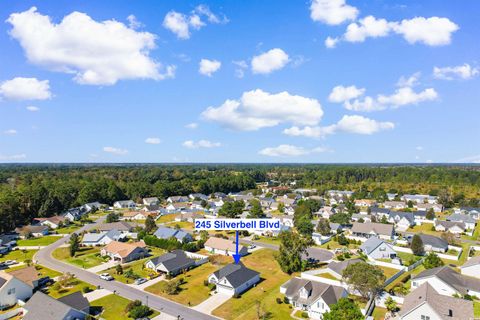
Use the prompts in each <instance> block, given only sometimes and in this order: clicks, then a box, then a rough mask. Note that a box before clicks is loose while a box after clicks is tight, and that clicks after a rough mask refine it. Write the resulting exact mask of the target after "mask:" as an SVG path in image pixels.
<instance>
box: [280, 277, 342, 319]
mask: <svg viewBox="0 0 480 320" xmlns="http://www.w3.org/2000/svg"><path fill="white" fill-rule="evenodd" d="M280 293H282V294H284V295H285V297H286V298H287V299H288V301H289V303H291V304H292V305H293V307H294V308H298V309H301V310H304V311H306V312H308V316H309V318H310V319H318V320H320V319H322V317H323V314H324V313H325V312H329V311H330V307H331V306H332V305H334V304H336V303H337V302H338V300H340V299H341V298H344V297H347V296H348V292H347V291H346V290H345V288H343V287H341V286H334V285H331V284H326V283H323V282H318V281H312V280H307V279H302V278H298V277H295V278H292V279H290V280H288V281H287V282H286V283H284V284H283V285H282V286H281V287H280Z"/></svg>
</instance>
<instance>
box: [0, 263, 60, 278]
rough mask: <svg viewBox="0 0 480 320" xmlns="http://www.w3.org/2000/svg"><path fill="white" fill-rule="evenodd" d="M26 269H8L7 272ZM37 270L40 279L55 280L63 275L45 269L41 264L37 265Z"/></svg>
mask: <svg viewBox="0 0 480 320" xmlns="http://www.w3.org/2000/svg"><path fill="white" fill-rule="evenodd" d="M25 267H26V266H25V265H21V266H17V267H15V268H9V269H7V270H6V271H7V272H10V271H14V270H20V269H23V268H25ZM35 269H37V271H38V276H39V277H40V278H43V277H50V278H55V277H58V276H59V275H61V273H60V272H58V271H55V270H52V269H49V268H47V267H44V266H42V265H39V264H36V265H35Z"/></svg>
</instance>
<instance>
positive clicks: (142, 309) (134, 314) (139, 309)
mask: <svg viewBox="0 0 480 320" xmlns="http://www.w3.org/2000/svg"><path fill="white" fill-rule="evenodd" d="M152 313H153V311H152V310H151V309H150V308H149V307H147V306H144V305H140V306H136V307H133V308H132V309H131V310H130V312H129V313H128V317H130V318H133V319H141V318H145V317H148V316H149V315H151V314H152Z"/></svg>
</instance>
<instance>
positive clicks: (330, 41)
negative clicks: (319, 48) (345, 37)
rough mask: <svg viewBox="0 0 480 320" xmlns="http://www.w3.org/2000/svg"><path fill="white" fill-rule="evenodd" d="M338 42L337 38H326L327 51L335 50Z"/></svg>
mask: <svg viewBox="0 0 480 320" xmlns="http://www.w3.org/2000/svg"><path fill="white" fill-rule="evenodd" d="M339 41H340V39H339V38H332V37H327V39H325V47H327V48H329V49H332V48H335V47H336V46H337V43H338V42H339Z"/></svg>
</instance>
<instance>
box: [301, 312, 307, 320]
mask: <svg viewBox="0 0 480 320" xmlns="http://www.w3.org/2000/svg"><path fill="white" fill-rule="evenodd" d="M300 316H301V317H302V318H304V319H308V313H307V312H305V311H303V312H302V313H301V315H300Z"/></svg>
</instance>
